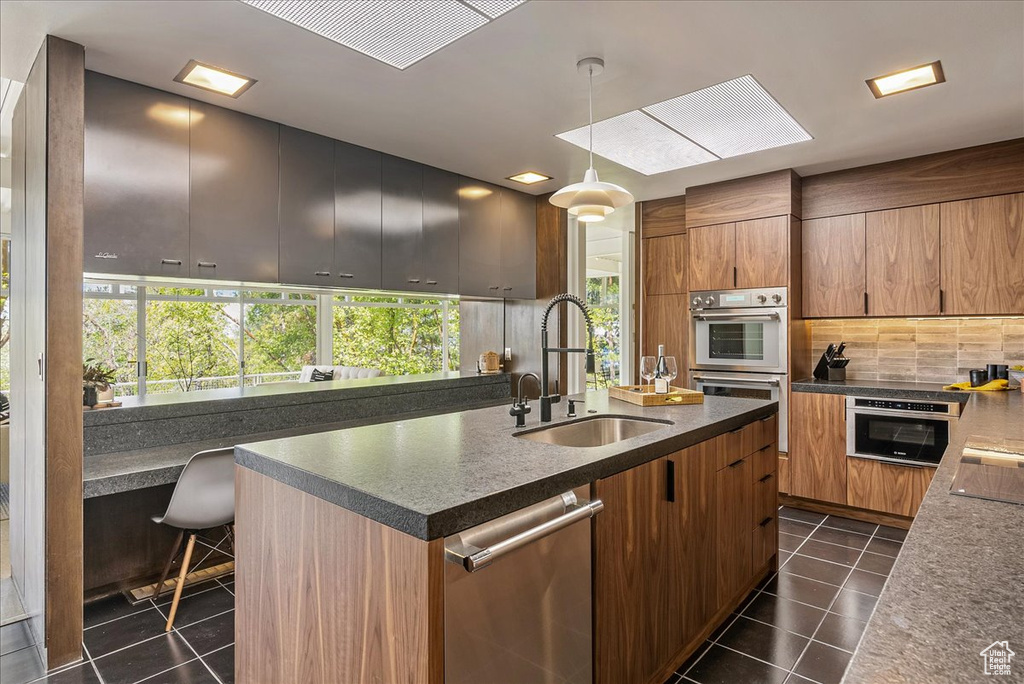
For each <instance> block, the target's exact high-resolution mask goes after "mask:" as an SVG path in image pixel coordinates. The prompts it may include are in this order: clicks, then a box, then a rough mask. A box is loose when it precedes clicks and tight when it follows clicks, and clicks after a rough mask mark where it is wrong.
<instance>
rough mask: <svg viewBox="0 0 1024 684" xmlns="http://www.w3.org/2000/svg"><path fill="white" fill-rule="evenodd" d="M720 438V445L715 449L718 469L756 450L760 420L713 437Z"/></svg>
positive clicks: (759, 432)
mask: <svg viewBox="0 0 1024 684" xmlns="http://www.w3.org/2000/svg"><path fill="white" fill-rule="evenodd" d="M715 439H716V441H717V440H721V445H720V447H719V448H718V449H716V451H717V453H718V469H719V470H721V469H722V468H725V467H726V466H728V465H729V464H731V463H735V462H736V461H738V460H739V459H741V458H746V457H747V456H749V455H750V454H752V453H754V452H755V451H757V450H758V449H759V448H760V446H763V445H758V442H759V441H760V440H761V422H760V421H754V422H753V423H748V424H747V425H744V426H743V427H741V428H737V429H735V430H733V431H732V432H727V433H725V434H724V435H720V436H718V437H716V438H715Z"/></svg>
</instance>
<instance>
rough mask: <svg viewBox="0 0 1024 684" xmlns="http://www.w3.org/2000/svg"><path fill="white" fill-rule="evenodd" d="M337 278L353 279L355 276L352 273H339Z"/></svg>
mask: <svg viewBox="0 0 1024 684" xmlns="http://www.w3.org/2000/svg"><path fill="white" fill-rule="evenodd" d="M338 277H339V278H355V277H356V276H355V274H354V273H339V274H338Z"/></svg>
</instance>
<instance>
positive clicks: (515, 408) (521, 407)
mask: <svg viewBox="0 0 1024 684" xmlns="http://www.w3.org/2000/svg"><path fill="white" fill-rule="evenodd" d="M525 378H533V379H534V380H536V381H537V387H538V388H540V378H538V377H537V374H536V373H523V374H522V375H520V376H519V387H518V389H516V395H517V397H518V400H517V401H513V402H512V408H510V409H509V410H508V415H510V416H515V419H516V427H517V428H521V427H526V414H527V413H529V412H530V400H529V399H527V398H526V396H524V395H523V380H524V379H525ZM540 391H541V393H543V392H544V390H543V389H542V388H541V390H540Z"/></svg>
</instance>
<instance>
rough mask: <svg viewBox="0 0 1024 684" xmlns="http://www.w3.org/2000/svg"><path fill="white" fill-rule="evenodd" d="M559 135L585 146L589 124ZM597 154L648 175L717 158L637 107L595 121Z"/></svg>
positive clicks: (588, 137)
mask: <svg viewBox="0 0 1024 684" xmlns="http://www.w3.org/2000/svg"><path fill="white" fill-rule="evenodd" d="M557 137H559V138H561V139H562V140H565V141H566V142H570V143H572V144H573V145H577V146H579V147H582V148H583V149H587V146H588V145H589V142H590V132H589V130H588V128H587V126H581V127H580V128H577V129H575V130H571V131H566V132H565V133H559V134H558V136H557ZM594 154H597V155H600V156H602V157H604V158H605V159H610V160H611V161H613V162H616V163H617V164H621V165H623V166H625V167H627V168H630V169H633V170H634V171H639V172H640V173H642V174H644V175H645V176H650V175H652V174H655V173H662V172H664V171H671V170H673V169H681V168H683V167H686V166H694V165H696V164H704V163H705V162H709V161H715V160H716V159H717V157H716V156H715V155H713V154H711V153H710V152H708V151H707V150H703V149H701V148H700V147H699V146H697V145H694V144H693V143H692V142H690V141H689V140H687V139H686V138H684V137H683V136H681V135H679V134H678V133H676V132H675V131H673V130H671V129H670V128H668V127H666V126H664V125H662V124H660V123H658V122H657V121H655V120H654V119H652V118H651V117H649V116H647V115H646V114H644V113H643V112H641V111H640V110H638V109H635V110H633V111H631V112H626V113H625V114H620V115H619V116H614V117H612V118H610V119H605V120H604V121H598V122H596V123H595V124H594Z"/></svg>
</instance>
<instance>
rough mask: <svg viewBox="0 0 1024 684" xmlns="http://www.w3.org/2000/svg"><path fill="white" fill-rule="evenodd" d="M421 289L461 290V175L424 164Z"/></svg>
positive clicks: (434, 290) (449, 291)
mask: <svg viewBox="0 0 1024 684" xmlns="http://www.w3.org/2000/svg"><path fill="white" fill-rule="evenodd" d="M422 244H423V249H422V260H423V268H422V271H423V282H422V283H421V285H420V287H419V288H417V289H418V290H420V291H422V292H438V293H444V294H455V293H457V292H458V291H459V177H458V176H457V175H456V174H454V173H449V172H447V171H442V170H441V169H435V168H433V167H430V166H424V167H423V238H422Z"/></svg>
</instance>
